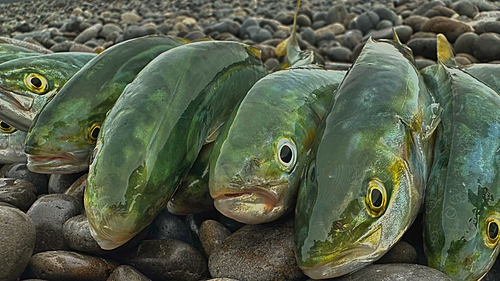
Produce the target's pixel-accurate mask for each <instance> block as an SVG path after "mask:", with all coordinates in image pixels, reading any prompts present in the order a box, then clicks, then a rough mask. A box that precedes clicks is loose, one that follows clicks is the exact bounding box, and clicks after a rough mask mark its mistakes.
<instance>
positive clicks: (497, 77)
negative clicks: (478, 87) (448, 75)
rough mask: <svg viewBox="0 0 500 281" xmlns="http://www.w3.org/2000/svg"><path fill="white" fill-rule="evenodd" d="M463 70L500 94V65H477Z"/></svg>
mask: <svg viewBox="0 0 500 281" xmlns="http://www.w3.org/2000/svg"><path fill="white" fill-rule="evenodd" d="M462 70H463V71H464V72H466V73H468V74H470V75H471V76H473V77H474V78H476V79H477V80H479V81H481V82H483V83H485V84H486V85H488V86H489V87H490V88H492V89H493V90H495V91H496V92H497V93H500V65H499V64H488V63H477V64H471V65H469V66H466V67H464V68H463V69H462Z"/></svg>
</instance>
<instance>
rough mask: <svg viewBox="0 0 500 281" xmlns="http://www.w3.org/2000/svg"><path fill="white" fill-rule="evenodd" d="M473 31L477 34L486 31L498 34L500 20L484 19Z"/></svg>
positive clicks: (499, 31)
mask: <svg viewBox="0 0 500 281" xmlns="http://www.w3.org/2000/svg"><path fill="white" fill-rule="evenodd" d="M475 32H476V33H477V34H482V33H486V32H494V33H499V34H500V22H499V21H486V22H480V23H479V24H477V25H476V27H475Z"/></svg>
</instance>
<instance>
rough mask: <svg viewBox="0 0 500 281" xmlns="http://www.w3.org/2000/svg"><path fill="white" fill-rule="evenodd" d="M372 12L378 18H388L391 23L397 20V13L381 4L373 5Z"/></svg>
mask: <svg viewBox="0 0 500 281" xmlns="http://www.w3.org/2000/svg"><path fill="white" fill-rule="evenodd" d="M373 12H375V13H376V14H377V15H378V16H379V18H380V20H388V21H390V22H392V24H393V25H395V24H396V23H397V21H398V15H396V13H395V12H393V11H391V10H389V9H388V8H386V7H384V6H382V5H377V6H375V7H374V8H373Z"/></svg>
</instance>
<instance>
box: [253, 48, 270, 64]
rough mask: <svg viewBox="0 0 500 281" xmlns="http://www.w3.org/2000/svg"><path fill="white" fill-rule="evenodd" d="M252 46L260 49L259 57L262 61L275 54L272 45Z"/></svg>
mask: <svg viewBox="0 0 500 281" xmlns="http://www.w3.org/2000/svg"><path fill="white" fill-rule="evenodd" d="M253 47H254V48H257V49H258V50H260V57H261V59H262V61H266V60H268V59H269V58H272V57H274V56H275V54H274V50H275V48H274V47H273V46H269V45H263V44H256V45H254V46H253Z"/></svg>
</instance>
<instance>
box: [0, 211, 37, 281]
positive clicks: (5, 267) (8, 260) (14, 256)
mask: <svg viewBox="0 0 500 281" xmlns="http://www.w3.org/2000/svg"><path fill="white" fill-rule="evenodd" d="M0 237H1V239H0V264H1V265H2V266H0V280H17V278H18V277H19V276H20V275H21V273H22V272H23V271H24V269H25V268H26V266H27V265H28V262H29V260H30V257H31V255H32V253H33V249H34V247H35V227H34V226H33V223H32V222H31V220H30V218H29V217H28V216H27V215H26V214H24V213H23V212H21V211H20V210H18V209H16V208H9V207H4V206H0Z"/></svg>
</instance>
